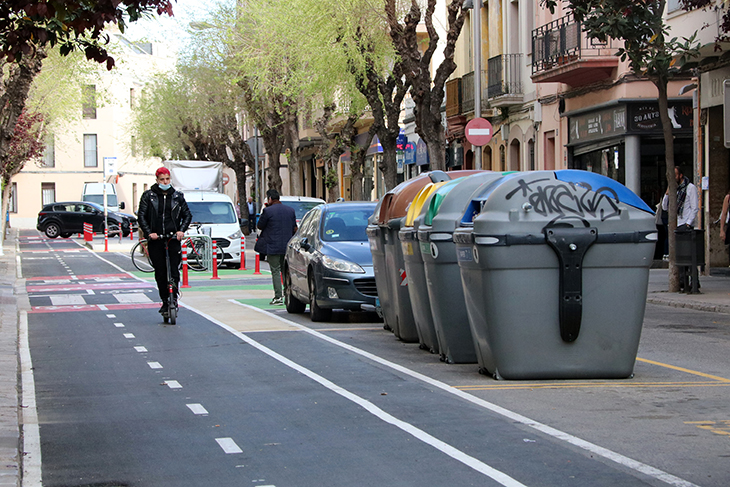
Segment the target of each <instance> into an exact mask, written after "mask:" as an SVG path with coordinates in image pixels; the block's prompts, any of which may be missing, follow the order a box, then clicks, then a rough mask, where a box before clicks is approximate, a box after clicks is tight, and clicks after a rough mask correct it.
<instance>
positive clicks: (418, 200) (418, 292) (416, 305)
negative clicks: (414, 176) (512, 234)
mask: <svg viewBox="0 0 730 487" xmlns="http://www.w3.org/2000/svg"><path fill="white" fill-rule="evenodd" d="M444 184H449V183H448V182H440V183H430V184H427V185H426V186H424V187H423V189H421V191H419V192H418V194H417V195H416V197H415V198H414V200H413V202H412V203H411V205H410V207H409V208H408V214H407V215H406V218H405V222H404V226H403V228H401V230H400V232H399V233H398V238H399V239H400V244H401V250H402V251H403V261H404V263H405V266H406V273H407V275H408V295H409V296H410V298H411V309H412V311H413V320H414V321H415V323H416V331H417V332H418V342H419V344H420V347H421V349H423V350H428V351H429V352H431V353H438V351H439V346H438V338H437V337H436V328H435V327H434V324H433V317H432V316H431V304H430V303H429V299H428V288H427V285H426V273H425V272H424V269H423V260H422V259H421V249H420V247H419V246H418V237H417V232H418V226H419V224H420V222H422V221H423V218H420V217H419V214H420V213H421V209H422V208H424V207H427V206H428V201H430V200H429V196H431V194H432V193H433V192H434V191H435V190H436V189H438V188H439V187H441V186H443V185H444Z"/></svg>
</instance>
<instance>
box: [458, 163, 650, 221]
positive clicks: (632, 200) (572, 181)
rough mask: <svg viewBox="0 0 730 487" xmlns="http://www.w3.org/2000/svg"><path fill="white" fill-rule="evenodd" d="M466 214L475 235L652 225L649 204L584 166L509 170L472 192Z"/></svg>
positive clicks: (465, 217) (618, 184) (465, 216)
mask: <svg viewBox="0 0 730 487" xmlns="http://www.w3.org/2000/svg"><path fill="white" fill-rule="evenodd" d="M471 213H474V214H475V215H476V216H474V217H473V224H474V232H475V234H478V235H505V234H517V233H519V234H534V235H541V234H542V233H543V229H544V228H545V227H547V226H556V225H560V226H574V227H595V228H597V229H598V230H599V231H603V232H637V231H646V230H651V229H653V230H656V228H655V226H654V220H653V218H654V217H653V213H652V211H651V209H650V208H649V207H648V206H647V205H646V204H645V203H644V202H643V201H642V200H641V199H640V198H639V197H638V196H636V195H635V194H634V193H633V192H631V190H629V189H628V188H626V187H625V186H623V185H622V184H621V183H618V182H617V181H614V180H613V179H610V178H608V177H605V176H602V175H600V174H596V173H592V172H589V171H580V170H575V169H572V170H563V171H531V172H523V173H514V174H509V175H507V176H504V177H501V178H499V179H497V180H495V181H494V182H492V183H491V184H487V185H485V186H483V187H481V188H479V190H477V191H476V192H475V193H474V197H473V199H472V201H471V202H470V203H469V205H468V207H467V208H466V211H465V213H464V216H463V217H462V222H464V221H465V220H467V219H468V218H469V216H470V214H471Z"/></svg>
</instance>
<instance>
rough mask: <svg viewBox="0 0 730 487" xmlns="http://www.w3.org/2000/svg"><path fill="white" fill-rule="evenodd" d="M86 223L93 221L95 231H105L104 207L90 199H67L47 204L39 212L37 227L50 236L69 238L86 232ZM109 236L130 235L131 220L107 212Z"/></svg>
mask: <svg viewBox="0 0 730 487" xmlns="http://www.w3.org/2000/svg"><path fill="white" fill-rule="evenodd" d="M84 223H91V226H92V228H93V231H94V232H97V233H104V207H103V206H101V205H97V204H96V203H90V202H88V201H66V202H59V203H50V204H48V205H45V206H44V207H43V209H42V210H41V211H40V212H39V213H38V223H37V224H36V229H37V230H38V231H39V232H44V233H45V234H46V236H47V237H49V238H56V237H58V236H59V235H60V236H61V237H63V238H68V237H70V236H71V235H73V234H74V233H83V232H84ZM107 223H108V225H109V236H112V235H118V234H119V231H120V229H121V232H122V236H124V237H128V236H129V231H130V220H129V218H128V217H125V216H123V215H121V214H119V213H115V212H113V211H110V212H107Z"/></svg>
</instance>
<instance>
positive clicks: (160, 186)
mask: <svg viewBox="0 0 730 487" xmlns="http://www.w3.org/2000/svg"><path fill="white" fill-rule="evenodd" d="M157 186H158V187H159V188H160V189H161V190H162V191H167V190H168V189H170V188H171V187H172V184H158V185H157Z"/></svg>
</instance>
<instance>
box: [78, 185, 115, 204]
mask: <svg viewBox="0 0 730 487" xmlns="http://www.w3.org/2000/svg"><path fill="white" fill-rule="evenodd" d="M105 184H106V207H107V209H108V210H109V211H119V210H123V209H124V202H123V201H122V202H121V203H120V202H119V200H118V198H117V186H116V185H115V184H114V183H84V190H83V191H82V192H81V201H90V202H91V203H96V204H97V205H101V206H104V185H105Z"/></svg>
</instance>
